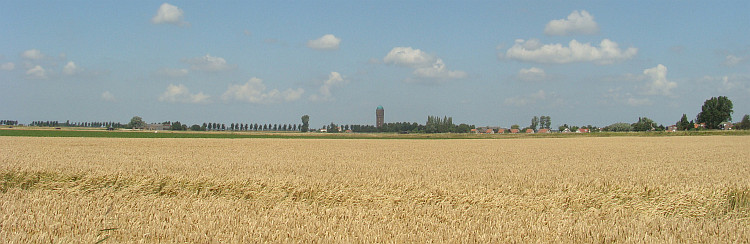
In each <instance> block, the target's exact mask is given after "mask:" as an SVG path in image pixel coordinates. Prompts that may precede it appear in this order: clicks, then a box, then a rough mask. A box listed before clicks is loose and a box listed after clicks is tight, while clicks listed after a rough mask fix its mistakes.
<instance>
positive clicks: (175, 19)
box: [151, 3, 188, 26]
mask: <svg viewBox="0 0 750 244" xmlns="http://www.w3.org/2000/svg"><path fill="white" fill-rule="evenodd" d="M182 16H183V12H182V9H180V8H178V7H177V6H174V5H171V4H169V3H163V4H162V5H161V6H160V7H159V10H157V11H156V15H154V17H153V18H151V23H154V24H174V25H180V26H185V25H188V23H187V22H185V21H183V20H182Z"/></svg>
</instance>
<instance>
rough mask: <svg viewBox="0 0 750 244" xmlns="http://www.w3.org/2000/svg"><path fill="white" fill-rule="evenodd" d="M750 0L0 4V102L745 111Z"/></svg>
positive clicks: (567, 115)
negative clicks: (713, 101)
mask: <svg viewBox="0 0 750 244" xmlns="http://www.w3.org/2000/svg"><path fill="white" fill-rule="evenodd" d="M749 10H750V3H749V2H748V1H721V2H702V1H645V2H640V1H637V2H631V1H621V2H614V3H612V2H602V1H538V2H537V1H533V2H529V1H520V2H504V1H481V2H476V1H460V2H459V1H366V2H359V1H299V2H296V1H270V2H253V1H232V2H226V1H210V2H209V1H170V2H161V1H0V87H1V88H0V103H2V104H3V106H0V117H2V119H12V120H20V121H21V122H22V123H28V122H29V121H32V120H61V121H65V120H71V121H121V122H127V121H129V119H130V118H131V117H132V116H135V115H138V116H141V117H143V118H144V120H146V121H147V122H161V121H167V120H170V121H181V122H183V123H188V124H199V123H203V122H222V123H227V124H229V123H233V122H242V123H299V122H300V117H301V116H302V115H304V114H308V115H310V118H311V119H310V122H311V125H312V126H313V127H319V126H322V125H324V124H328V123H330V122H335V123H337V124H374V123H375V108H376V107H377V106H378V105H382V106H383V107H385V111H386V113H385V114H386V116H385V118H386V122H400V121H409V122H419V123H424V122H425V121H426V118H427V116H428V115H437V116H443V115H446V116H452V117H453V119H454V122H458V123H469V124H475V125H477V126H484V125H492V126H504V127H509V126H510V125H512V124H519V125H521V126H525V125H528V124H529V123H530V120H531V117H533V116H540V115H548V116H551V117H552V124H553V126H557V125H561V124H564V123H565V124H571V125H588V124H592V125H598V126H605V125H609V124H612V123H615V122H630V123H632V122H635V121H637V118H638V117H641V116H645V117H649V118H652V119H654V120H655V121H656V122H658V123H662V124H665V125H668V124H673V123H674V122H675V121H677V120H679V118H680V117H681V115H682V114H683V113H686V114H687V115H688V117H689V118H695V116H696V114H697V113H698V112H700V107H701V105H702V104H703V102H704V101H705V100H706V99H708V98H710V97H713V96H728V97H729V98H730V99H731V100H732V101H733V102H734V111H735V113H734V115H733V118H734V120H737V121H738V120H740V118H741V116H742V115H744V114H750V106H749V104H750V32H749V31H747V30H745V29H746V27H747V25H748V23H750V17H748V16H750V15H748V14H747V13H748V12H749Z"/></svg>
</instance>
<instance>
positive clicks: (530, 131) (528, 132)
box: [526, 129, 534, 134]
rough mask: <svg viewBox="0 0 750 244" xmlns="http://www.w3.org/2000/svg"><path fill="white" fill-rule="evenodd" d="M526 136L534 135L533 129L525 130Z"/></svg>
mask: <svg viewBox="0 0 750 244" xmlns="http://www.w3.org/2000/svg"><path fill="white" fill-rule="evenodd" d="M526 133H527V134H534V129H526Z"/></svg>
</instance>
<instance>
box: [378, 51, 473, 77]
mask: <svg viewBox="0 0 750 244" xmlns="http://www.w3.org/2000/svg"><path fill="white" fill-rule="evenodd" d="M383 63H386V64H395V65H399V66H405V67H410V68H413V69H414V71H413V72H412V74H413V75H414V76H415V77H416V79H406V81H407V82H421V81H425V80H430V81H436V80H437V81H440V80H447V79H463V78H466V72H464V71H460V70H448V68H447V67H446V66H445V63H444V62H443V59H441V58H437V57H434V56H432V55H429V54H427V53H425V52H422V50H419V49H413V48H411V47H394V48H393V49H391V51H390V52H388V54H387V55H386V56H385V58H383Z"/></svg>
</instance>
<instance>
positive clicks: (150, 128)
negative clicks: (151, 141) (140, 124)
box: [144, 124, 172, 130]
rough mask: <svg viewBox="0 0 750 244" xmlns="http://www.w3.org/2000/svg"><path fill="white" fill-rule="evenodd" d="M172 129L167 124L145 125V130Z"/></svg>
mask: <svg viewBox="0 0 750 244" xmlns="http://www.w3.org/2000/svg"><path fill="white" fill-rule="evenodd" d="M171 128H172V127H171V126H170V125H168V124H147V125H146V128H144V129H146V130H169V129H171Z"/></svg>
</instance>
